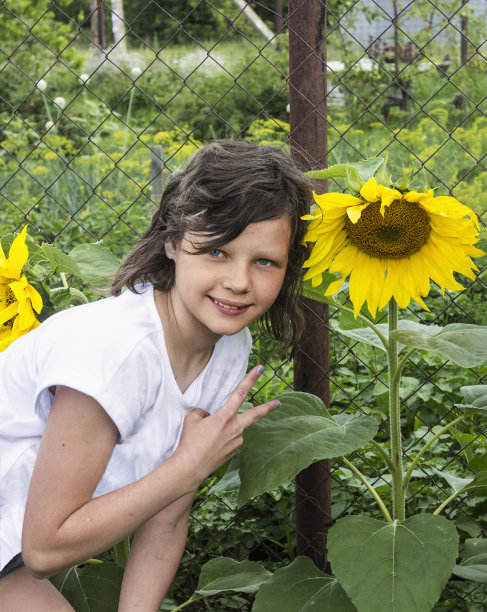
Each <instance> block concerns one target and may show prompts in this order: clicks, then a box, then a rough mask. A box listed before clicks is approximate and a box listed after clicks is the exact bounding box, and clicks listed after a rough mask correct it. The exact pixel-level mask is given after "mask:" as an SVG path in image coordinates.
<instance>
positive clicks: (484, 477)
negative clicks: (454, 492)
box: [460, 472, 487, 493]
mask: <svg viewBox="0 0 487 612" xmlns="http://www.w3.org/2000/svg"><path fill="white" fill-rule="evenodd" d="M486 487H487V472H479V473H478V474H476V475H475V478H473V480H472V481H471V482H469V483H467V484H466V486H464V487H462V488H461V489H460V490H461V491H462V493H466V492H467V491H473V490H475V489H485V488H486Z"/></svg>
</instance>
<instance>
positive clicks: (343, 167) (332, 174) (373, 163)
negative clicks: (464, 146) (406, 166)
mask: <svg viewBox="0 0 487 612" xmlns="http://www.w3.org/2000/svg"><path fill="white" fill-rule="evenodd" d="M384 159H385V158H384V157H373V158H371V159H366V160H364V161H362V162H354V163H349V164H335V165H334V166H329V167H328V168H325V169H323V170H310V171H309V172H306V174H307V175H308V176H310V177H311V178H317V179H331V178H345V177H347V176H348V175H349V173H350V172H352V174H351V176H356V177H358V178H359V179H360V181H361V183H362V185H363V184H364V183H366V182H367V181H368V180H369V179H370V178H372V177H373V176H375V174H376V173H377V171H378V170H379V168H380V167H381V166H382V164H383V163H384ZM351 168H353V171H352V170H350V169H351ZM354 171H355V172H354ZM383 184H385V183H383ZM359 190H360V188H359V189H357V190H356V191H357V192H358V191H359Z"/></svg>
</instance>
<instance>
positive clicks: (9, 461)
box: [0, 285, 251, 569]
mask: <svg viewBox="0 0 487 612" xmlns="http://www.w3.org/2000/svg"><path fill="white" fill-rule="evenodd" d="M138 289H139V291H142V292H141V293H140V294H136V293H133V292H132V291H125V292H124V293H123V294H122V295H121V296H119V297H110V298H106V299H102V300H99V301H98V302H93V303H90V304H86V305H83V306H77V307H76V308H71V309H69V310H65V311H63V312H60V313H58V314H55V315H53V316H52V317H50V318H49V319H47V320H46V321H45V322H44V323H43V324H42V325H41V326H40V327H38V328H37V329H35V330H33V331H31V332H29V333H28V334H26V335H25V336H22V337H21V338H19V339H18V340H16V341H15V342H14V343H13V344H12V345H10V347H9V348H8V349H7V350H5V351H3V352H2V353H0V569H2V568H3V567H4V566H5V565H6V564H7V563H8V561H9V560H10V559H11V558H12V557H13V556H14V555H16V554H17V553H19V552H20V550H21V534H22V524H23V518H24V509H25V502H26V498H27V492H28V489H29V484H30V478H31V475H32V470H33V467H34V463H35V460H36V457H37V451H38V447H39V443H40V439H41V436H42V433H43V431H44V426H45V422H46V419H47V417H48V414H49V410H50V408H51V403H52V399H53V396H52V394H51V393H50V392H49V387H53V386H56V385H63V386H66V387H71V388H73V389H77V390H78V391H81V392H83V393H85V394H87V395H90V396H91V397H93V398H95V399H96V400H97V401H98V402H99V403H100V405H101V406H102V407H103V408H104V410H106V412H107V413H108V415H109V416H110V417H111V419H112V420H113V421H114V423H115V425H116V426H117V428H118V431H119V434H120V437H119V440H118V444H117V445H116V447H115V449H114V451H113V454H112V456H111V458H110V461H109V463H108V465H107V468H106V470H105V473H104V474H103V476H102V478H101V480H100V482H99V483H98V486H97V488H96V491H95V493H94V497H97V496H99V495H102V494H104V493H108V492H110V491H113V490H115V489H119V488H121V487H123V486H125V485H127V484H129V483H131V482H134V481H135V480H138V479H139V478H142V476H145V475H146V474H148V473H149V472H151V471H152V470H154V469H155V468H156V467H157V466H159V465H160V464H161V463H162V462H163V461H165V460H166V459H167V458H168V457H169V456H170V455H171V454H172V452H173V451H174V450H175V448H176V446H177V444H178V442H179V436H180V434H181V429H182V426H183V420H184V417H185V416H186V414H187V413H188V412H189V411H191V410H192V409H193V408H195V407H196V406H198V407H200V408H203V409H205V410H207V411H208V412H211V413H214V412H215V411H216V410H217V409H218V408H219V407H220V406H221V405H222V404H223V403H224V402H225V400H226V399H227V397H228V396H229V395H230V394H231V393H232V391H233V390H234V389H235V387H236V385H237V383H238V382H239V381H240V380H241V378H242V377H243V376H244V374H245V371H246V369H247V361H248V356H249V352H250V346H251V338H250V333H249V331H248V330H247V329H244V330H242V331H241V332H239V333H237V334H235V335H233V336H223V337H222V338H221V339H220V340H219V341H218V342H217V343H216V345H215V348H214V350H213V353H212V356H211V358H210V360H209V362H208V364H207V365H206V367H205V368H204V370H203V371H202V372H201V373H200V375H199V376H198V377H197V378H196V379H195V380H194V381H193V383H192V384H191V385H190V386H189V387H188V389H187V390H186V391H185V392H184V393H181V391H180V389H179V387H178V385H177V383H176V381H175V379H174V375H173V372H172V370H171V365H170V362H169V358H168V355H167V351H166V346H165V342H164V332H163V328H162V324H161V320H160V317H159V315H158V313H157V310H156V306H155V303H154V295H153V289H152V286H151V285H146V286H144V287H139V288H138Z"/></svg>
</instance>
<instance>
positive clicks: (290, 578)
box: [252, 557, 356, 612]
mask: <svg viewBox="0 0 487 612" xmlns="http://www.w3.org/2000/svg"><path fill="white" fill-rule="evenodd" d="M355 610H356V608H355V606H354V605H353V604H352V602H351V601H350V600H349V599H348V597H347V596H346V595H345V592H344V591H343V589H342V587H341V586H340V585H339V583H338V582H337V581H336V580H335V579H334V578H332V577H331V576H327V575H326V574H324V573H323V572H321V571H320V570H319V569H318V568H317V567H316V566H315V565H314V563H313V562H312V561H311V559H309V558H308V557H297V558H296V559H295V560H294V561H293V562H292V563H291V564H290V565H288V566H287V567H283V568H282V569H279V570H277V572H275V574H274V575H273V576H272V578H270V579H269V580H268V581H267V582H266V583H265V584H263V585H262V586H261V587H260V589H259V592H258V593H257V596H256V598H255V603H254V605H253V607H252V612H314V611H317V612H318V611H319V612H355Z"/></svg>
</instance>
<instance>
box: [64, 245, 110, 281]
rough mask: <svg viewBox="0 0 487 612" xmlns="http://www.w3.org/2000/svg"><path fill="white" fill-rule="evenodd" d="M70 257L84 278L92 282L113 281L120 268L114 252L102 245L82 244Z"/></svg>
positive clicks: (75, 248)
mask: <svg viewBox="0 0 487 612" xmlns="http://www.w3.org/2000/svg"><path fill="white" fill-rule="evenodd" d="M69 255H70V257H72V258H73V259H74V260H75V261H76V263H77V264H78V266H79V269H80V270H81V274H82V275H83V277H84V278H86V279H88V280H91V281H98V280H100V279H111V278H113V276H115V274H116V272H117V270H118V267H119V262H118V260H117V259H116V258H115V256H114V255H113V254H112V252H111V251H109V250H108V249H106V248H105V247H103V246H101V244H80V245H79V246H77V247H74V249H73V250H72V251H71V252H70V254H69Z"/></svg>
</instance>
